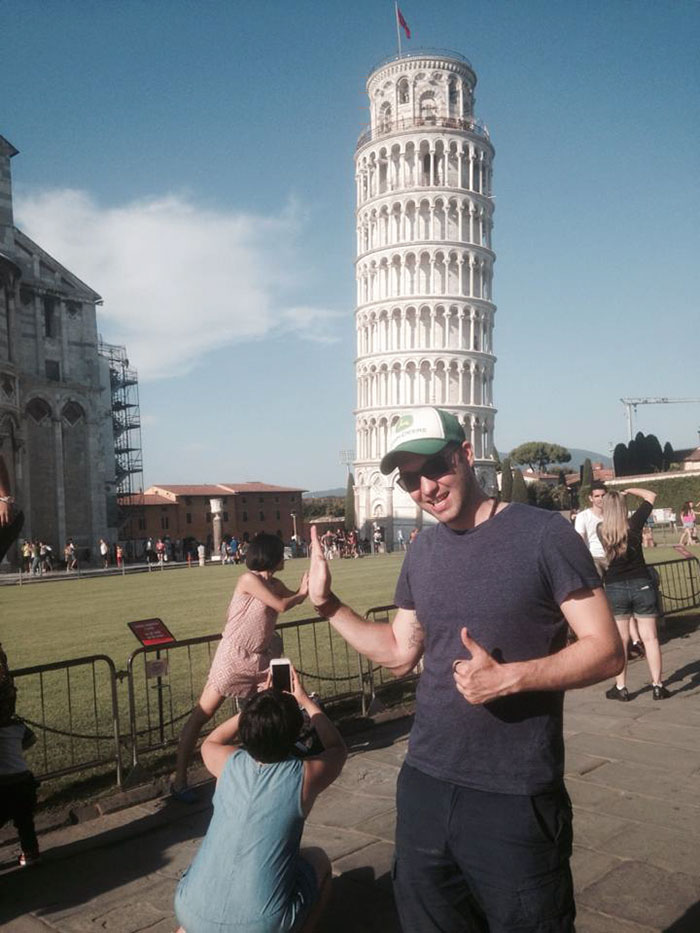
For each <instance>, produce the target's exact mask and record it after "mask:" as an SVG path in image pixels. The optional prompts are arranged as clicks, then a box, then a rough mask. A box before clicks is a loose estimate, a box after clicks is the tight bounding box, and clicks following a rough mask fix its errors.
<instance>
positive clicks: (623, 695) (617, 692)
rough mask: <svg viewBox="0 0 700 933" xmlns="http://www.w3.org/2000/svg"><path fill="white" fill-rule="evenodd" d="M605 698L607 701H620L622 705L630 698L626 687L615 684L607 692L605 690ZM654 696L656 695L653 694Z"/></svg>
mask: <svg viewBox="0 0 700 933" xmlns="http://www.w3.org/2000/svg"><path fill="white" fill-rule="evenodd" d="M654 689H656V688H654ZM605 696H606V697H607V698H608V699H609V700H622V701H623V702H624V703H626V702H627V700H629V698H630V695H629V690H628V689H627V687H618V686H617V684H613V686H612V687H611V688H610V689H609V690H606V691H605ZM654 696H656V694H654Z"/></svg>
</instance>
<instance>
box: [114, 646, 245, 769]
mask: <svg viewBox="0 0 700 933" xmlns="http://www.w3.org/2000/svg"><path fill="white" fill-rule="evenodd" d="M220 640H221V635H220V634H217V635H200V636H198V637H196V638H184V639H182V640H181V641H176V642H172V643H171V644H169V645H153V646H150V647H143V648H137V649H136V650H135V651H132V652H131V654H130V655H129V659H128V661H127V664H126V677H127V685H128V692H129V742H130V746H131V748H130V751H131V766H132V768H135V767H137V766H138V765H139V757H140V756H141V755H143V754H146V753H148V752H154V751H159V750H162V749H164V748H167V747H168V746H169V745H175V744H177V741H178V739H179V736H180V727H181V726H182V725H183V722H184V720H185V719H186V718H187V717H188V716H189V714H190V713H191V711H192V709H193V708H194V706H195V704H196V703H197V700H198V699H199V696H200V694H201V692H202V688H203V687H204V684H205V683H206V679H207V673H208V671H209V668H210V666H211V661H212V658H213V655H214V651H215V650H216V645H217V643H218V642H219V641H220ZM236 710H237V706H236V704H235V701H231V702H230V703H229V702H226V703H224V704H223V705H222V707H221V708H220V710H218V711H217V714H216V715H215V716H214V717H213V718H212V720H211V725H210V726H209V727H208V728H207V729H205V730H203V734H206V732H208V731H211V729H213V728H214V727H215V726H216V725H217V723H218V722H219V721H220V720H221V719H222V718H223V717H224V716H230V715H232V714H233V713H235V712H236Z"/></svg>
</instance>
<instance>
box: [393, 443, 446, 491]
mask: <svg viewBox="0 0 700 933" xmlns="http://www.w3.org/2000/svg"><path fill="white" fill-rule="evenodd" d="M454 453H455V450H454V448H452V449H451V450H448V451H442V452H441V453H439V454H435V456H434V457H429V458H428V459H427V460H426V461H425V463H424V464H423V466H422V467H421V468H420V470H412V471H411V472H410V473H409V472H407V471H405V470H404V471H402V470H399V475H398V478H397V480H396V483H397V485H398V486H400V487H401V489H404V490H405V491H406V492H415V491H416V489H418V488H419V486H420V481H421V478H422V477H425V478H426V479H432V480H436V479H440V477H441V476H446V475H447V474H448V473H454V471H455V468H454Z"/></svg>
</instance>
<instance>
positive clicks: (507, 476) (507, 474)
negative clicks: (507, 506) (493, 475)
mask: <svg viewBox="0 0 700 933" xmlns="http://www.w3.org/2000/svg"><path fill="white" fill-rule="evenodd" d="M512 499H513V470H512V469H511V466H510V457H506V458H505V459H504V461H503V469H502V470H501V502H511V501H512Z"/></svg>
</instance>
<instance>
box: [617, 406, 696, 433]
mask: <svg viewBox="0 0 700 933" xmlns="http://www.w3.org/2000/svg"><path fill="white" fill-rule="evenodd" d="M620 401H621V402H622V404H623V405H624V406H625V408H626V412H625V414H626V415H627V433H628V434H629V438H628V440H630V441H631V440H632V438H633V437H634V431H633V427H632V419H633V413H634V414H636V413H637V405H670V404H678V403H681V402H687V403H693V402H700V398H621V399H620Z"/></svg>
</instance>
